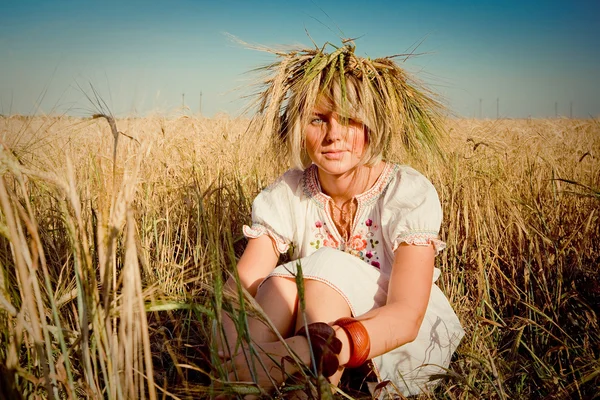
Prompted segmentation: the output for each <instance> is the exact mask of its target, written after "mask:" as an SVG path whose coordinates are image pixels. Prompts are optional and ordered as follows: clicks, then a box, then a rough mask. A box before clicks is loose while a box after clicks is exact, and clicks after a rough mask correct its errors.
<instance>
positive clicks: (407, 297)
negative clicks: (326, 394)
mask: <svg viewBox="0 0 600 400" xmlns="http://www.w3.org/2000/svg"><path fill="white" fill-rule="evenodd" d="M434 258H435V250H434V249H433V246H431V245H430V246H417V245H408V244H401V245H400V246H399V247H398V249H397V250H396V253H395V259H394V265H393V268H392V273H391V276H390V283H389V288H388V296H387V303H386V305H384V306H382V307H379V308H376V309H374V310H371V311H369V312H368V313H366V314H364V315H360V316H358V317H357V319H358V320H359V321H360V322H361V323H362V324H363V325H364V326H365V328H366V329H367V332H368V333H369V338H370V342H371V352H370V353H369V358H373V357H376V356H379V355H381V354H383V353H387V352H388V351H390V350H393V349H395V348H397V347H399V346H401V345H403V344H405V343H409V342H411V341H413V340H414V339H415V338H416V336H417V333H418V332H419V328H420V327H421V322H422V321H423V317H424V316H425V311H426V310H427V304H428V302H429V294H430V292H431V286H432V281H433V266H434ZM334 328H335V329H336V334H337V337H338V338H339V339H340V340H341V341H342V344H343V350H342V353H341V354H340V364H341V365H344V364H345V363H347V362H348V360H349V356H350V354H349V350H348V343H349V342H348V337H347V335H346V333H345V332H344V330H343V329H341V328H339V327H338V326H335V327H334Z"/></svg>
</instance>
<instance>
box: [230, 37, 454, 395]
mask: <svg viewBox="0 0 600 400" xmlns="http://www.w3.org/2000/svg"><path fill="white" fill-rule="evenodd" d="M278 56H279V57H280V62H279V63H276V64H273V65H271V66H269V67H268V68H267V70H268V71H271V72H272V74H271V76H270V77H269V78H268V79H266V81H265V86H264V88H263V91H262V92H261V95H260V98H259V100H260V101H259V103H258V110H259V118H260V120H259V122H260V126H259V128H260V130H261V131H262V132H265V133H266V134H268V135H270V136H271V137H272V138H273V139H274V141H273V142H274V144H275V145H276V151H278V154H281V155H282V156H283V157H287V159H289V160H290V162H291V163H292V164H293V165H294V168H293V169H291V170H289V171H287V172H286V173H285V174H284V175H283V176H281V177H280V178H279V179H278V180H277V181H276V182H274V183H273V184H271V185H270V186H269V187H267V188H266V189H265V190H263V191H262V192H261V193H260V194H259V195H258V196H257V198H256V199H255V200H254V203H253V209H252V225H251V226H245V227H244V234H245V236H246V237H247V238H248V245H247V247H246V249H245V251H244V253H243V256H242V257H241V259H240V260H239V263H238V265H237V274H238V275H239V279H240V282H241V284H242V286H243V287H244V288H245V289H246V290H247V291H248V292H249V293H250V295H251V296H253V297H254V298H255V300H256V301H257V302H258V304H259V305H260V306H261V307H262V309H263V311H264V312H265V313H266V315H267V316H268V317H269V319H270V320H271V321H272V323H273V325H274V327H275V329H276V331H277V332H275V331H274V330H273V329H272V328H271V327H269V326H268V325H267V324H265V323H264V322H262V321H261V320H259V319H250V320H249V321H248V329H249V332H250V337H251V338H252V341H253V343H254V344H255V345H254V346H253V348H254V349H255V350H256V353H251V352H249V351H248V347H247V346H242V347H239V346H235V343H236V338H237V333H236V330H235V326H234V325H235V324H233V323H232V321H231V320H230V319H226V323H225V329H224V332H225V335H223V336H224V337H225V338H226V340H225V339H223V338H222V342H221V346H222V349H223V350H222V352H221V355H222V356H223V358H224V359H226V360H229V361H228V364H227V365H228V367H229V368H231V373H230V374H229V379H230V380H238V381H252V380H255V381H256V382H257V383H258V384H259V385H260V386H261V387H262V388H264V389H266V390H269V389H271V388H273V387H277V386H279V385H280V384H281V383H282V382H284V381H286V380H288V379H290V377H292V376H293V375H294V374H295V373H297V372H299V370H300V368H301V367H300V366H299V365H298V364H295V363H293V362H284V363H283V364H282V360H284V359H286V358H285V357H288V358H287V360H289V359H290V358H289V356H290V351H289V350H288V349H291V352H292V353H293V354H294V355H295V356H296V357H297V358H299V360H300V361H301V362H302V364H304V365H306V366H307V367H308V368H309V371H312V373H313V374H319V375H321V376H324V377H325V378H327V379H328V380H329V382H331V383H332V384H334V385H336V384H338V382H339V380H340V377H341V375H342V373H343V371H344V369H346V368H361V367H362V368H363V370H364V367H365V366H366V367H368V370H370V374H371V375H372V376H373V378H374V379H373V380H374V381H375V383H377V382H379V383H381V382H386V383H387V385H388V386H387V388H388V389H390V390H391V391H398V392H400V393H402V394H404V395H415V394H418V393H421V392H422V391H424V390H427V388H428V386H430V385H432V384H434V383H435V382H430V377H431V376H432V375H434V374H440V373H444V368H446V367H448V365H449V362H450V358H451V356H452V354H453V352H454V350H455V349H456V347H457V345H458V343H459V341H460V340H461V338H462V336H463V330H462V327H461V325H460V322H459V321H458V319H457V317H456V315H455V313H454V312H453V310H452V308H451V306H450V304H449V303H448V301H447V299H446V297H445V296H444V295H443V294H442V292H441V291H440V289H439V288H438V287H437V286H436V284H435V281H436V280H437V279H438V276H439V275H440V271H439V270H438V269H437V268H435V267H434V260H435V256H436V255H437V254H438V253H439V252H440V251H442V250H443V249H444V247H445V244H444V242H443V241H442V240H441V239H440V238H439V235H438V232H439V229H440V224H441V221H442V211H441V206H440V202H439V199H438V195H437V192H436V190H435V188H434V187H433V185H432V184H431V183H430V182H429V180H427V178H425V176H423V175H422V174H421V173H419V172H417V171H416V170H414V169H413V168H411V167H409V166H405V165H398V164H395V163H392V162H389V161H387V160H386V153H387V150H388V147H389V144H390V142H391V141H395V140H399V141H401V142H402V143H403V144H404V145H405V146H406V147H407V148H409V149H412V150H415V149H420V151H423V152H426V151H436V149H437V147H436V143H437V138H438V136H439V134H440V129H439V122H438V118H439V117H438V116H439V114H438V111H439V105H438V103H437V102H436V101H435V100H433V98H432V97H431V96H430V95H429V94H428V93H427V92H426V91H424V90H423V89H422V88H420V87H418V86H417V85H416V84H414V83H412V82H411V81H410V79H409V78H408V77H407V75H406V73H405V72H404V71H403V70H402V69H401V68H400V67H398V65H397V64H396V63H394V62H393V61H392V60H391V59H389V58H384V59H377V60H370V59H365V58H361V57H358V56H356V55H355V54H354V47H353V46H352V45H344V46H342V47H340V48H336V49H334V51H333V52H331V53H327V52H325V51H324V50H323V49H315V50H304V51H293V52H289V53H278ZM284 253H288V254H290V256H291V259H292V261H291V262H288V263H285V264H282V265H279V266H278V260H279V258H280V255H281V254H284ZM299 269H301V275H300V277H301V282H298V281H297V280H298V279H297V278H298V277H299V273H300V271H299ZM298 283H300V284H298ZM228 285H229V286H230V287H235V282H234V281H233V279H230V280H229V282H228ZM299 288H301V290H300V291H299ZM279 335H280V336H282V337H283V338H284V339H285V343H282V342H281V341H280V340H279V339H278V336H279ZM225 343H227V344H228V345H226V344H225ZM252 357H257V358H256V360H255V362H252V361H251V358H252ZM250 364H251V365H253V366H254V367H252V368H251V367H249V365H250ZM282 365H283V366H282ZM372 386H374V385H372ZM383 386H385V385H379V388H381V387H383Z"/></svg>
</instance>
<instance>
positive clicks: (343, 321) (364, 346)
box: [333, 317, 371, 368]
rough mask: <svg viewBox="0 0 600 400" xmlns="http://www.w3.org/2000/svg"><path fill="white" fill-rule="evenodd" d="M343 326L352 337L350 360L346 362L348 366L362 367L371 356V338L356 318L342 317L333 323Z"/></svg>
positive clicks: (350, 337)
mask: <svg viewBox="0 0 600 400" xmlns="http://www.w3.org/2000/svg"><path fill="white" fill-rule="evenodd" d="M333 324H334V325H337V326H339V327H340V328H342V329H343V330H344V331H345V332H346V334H348V338H349V339H350V360H349V361H348V363H346V367H348V368H356V367H360V366H361V365H363V364H364V363H365V361H367V359H368V358H369V353H370V352H371V340H370V339H369V332H367V329H366V328H365V326H364V325H363V324H362V323H361V322H360V321H357V320H356V319H354V318H349V317H345V318H340V319H338V320H337V321H335V322H334V323H333Z"/></svg>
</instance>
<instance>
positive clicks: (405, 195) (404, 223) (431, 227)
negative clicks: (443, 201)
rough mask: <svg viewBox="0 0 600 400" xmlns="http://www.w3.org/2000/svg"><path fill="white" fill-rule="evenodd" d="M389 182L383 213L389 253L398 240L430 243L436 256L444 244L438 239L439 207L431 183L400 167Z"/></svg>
mask: <svg viewBox="0 0 600 400" xmlns="http://www.w3.org/2000/svg"><path fill="white" fill-rule="evenodd" d="M396 178H397V179H396V180H395V182H394V184H393V185H391V186H392V187H390V188H389V189H390V190H388V193H387V195H386V197H388V199H387V201H386V204H385V206H384V209H383V212H382V219H383V221H384V222H386V223H385V225H386V228H387V229H386V231H387V232H385V233H384V234H386V235H387V236H388V240H389V242H388V243H391V248H392V252H395V251H396V249H397V248H398V246H400V244H401V243H408V244H415V245H419V246H429V245H433V247H434V249H435V251H436V255H437V254H439V252H440V251H442V250H443V249H444V248H445V247H446V243H444V242H443V241H441V240H440V238H439V231H440V226H441V223H442V207H441V205H440V200H439V198H438V194H437V192H436V190H435V188H434V186H433V184H432V183H431V182H429V180H428V179H427V178H425V177H424V176H423V175H422V174H420V173H419V172H417V171H416V170H414V169H412V168H408V167H404V168H402V169H401V170H400V171H399V172H398V175H397V177H396Z"/></svg>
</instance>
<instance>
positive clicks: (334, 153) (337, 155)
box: [322, 150, 344, 160]
mask: <svg viewBox="0 0 600 400" xmlns="http://www.w3.org/2000/svg"><path fill="white" fill-rule="evenodd" d="M322 154H323V157H325V158H327V159H328V160H339V159H341V158H342V157H343V156H344V151H343V150H331V151H324V152H322Z"/></svg>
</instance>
